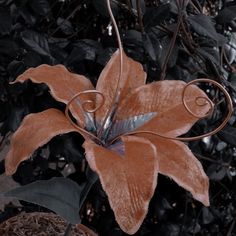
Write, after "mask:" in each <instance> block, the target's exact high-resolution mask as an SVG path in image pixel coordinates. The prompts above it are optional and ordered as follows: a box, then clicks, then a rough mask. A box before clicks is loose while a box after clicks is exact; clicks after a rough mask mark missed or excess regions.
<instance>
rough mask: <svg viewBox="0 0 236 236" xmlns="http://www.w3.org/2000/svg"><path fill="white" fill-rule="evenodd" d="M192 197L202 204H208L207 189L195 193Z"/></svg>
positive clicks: (207, 205)
mask: <svg viewBox="0 0 236 236" xmlns="http://www.w3.org/2000/svg"><path fill="white" fill-rule="evenodd" d="M194 198H195V199H196V200H198V201H199V202H201V203H202V204H203V205H204V206H206V207H209V206H210V200H209V193H208V191H207V192H206V193H205V194H195V195H194Z"/></svg>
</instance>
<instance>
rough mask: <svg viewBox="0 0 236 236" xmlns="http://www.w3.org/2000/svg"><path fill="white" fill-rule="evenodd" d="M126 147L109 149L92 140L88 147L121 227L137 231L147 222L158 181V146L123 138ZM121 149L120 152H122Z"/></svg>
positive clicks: (91, 162)
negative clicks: (144, 220)
mask: <svg viewBox="0 0 236 236" xmlns="http://www.w3.org/2000/svg"><path fill="white" fill-rule="evenodd" d="M122 141H123V142H121V143H122V145H123V148H124V153H123V155H122V154H121V153H122V151H121V149H122V148H121V147H117V145H116V147H115V148H114V149H115V150H118V151H114V149H113V148H111V149H112V150H109V149H106V148H104V147H102V146H98V145H96V144H95V143H93V142H91V141H86V142H85V143H84V147H85V150H86V158H87V160H88V162H89V165H90V167H91V168H92V169H93V170H94V171H96V172H97V173H98V175H99V177H100V180H101V183H102V186H103V188H104V190H105V191H106V193H107V195H108V199H109V202H110V205H111V207H112V209H113V211H114V213H115V217H116V220H117V222H118V224H119V225H120V227H121V229H122V230H123V231H125V232H126V233H129V234H134V233H135V232H136V231H137V230H138V229H139V227H140V225H141V223H142V222H143V219H144V217H145V216H146V214H147V211H148V204H149V201H150V199H151V197H152V196H153V193H154V190H155V187H156V184H157V172H158V168H157V165H158V164H157V158H156V149H155V146H153V145H152V143H151V142H150V141H148V140H146V139H144V138H140V137H133V136H127V137H123V138H122ZM118 153H120V154H118Z"/></svg>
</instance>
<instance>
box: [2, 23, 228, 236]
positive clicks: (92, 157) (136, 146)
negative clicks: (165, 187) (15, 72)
mask: <svg viewBox="0 0 236 236" xmlns="http://www.w3.org/2000/svg"><path fill="white" fill-rule="evenodd" d="M113 23H114V22H113ZM28 79H30V80H31V81H32V82H34V83H45V84H47V85H48V87H49V89H50V91H51V94H52V96H53V97H54V98H55V99H56V100H57V101H60V102H63V103H65V104H66V105H67V107H66V112H65V113H66V114H64V113H62V112H61V111H59V110H56V109H48V110H46V111H43V112H40V113H36V114H30V115H27V116H26V117H25V118H24V120H23V122H22V124H21V126H20V127H19V129H18V130H17V131H16V132H15V134H14V135H13V137H12V140H11V147H10V150H9V152H8V154H7V156H6V160H5V164H6V173H7V174H8V175H11V174H13V173H14V172H15V171H16V169H17V167H18V165H19V164H20V163H21V162H22V161H24V160H26V159H28V158H29V157H30V156H31V155H32V154H33V152H34V151H35V150H36V149H37V148H38V147H40V146H42V145H44V144H46V143H47V142H48V141H49V140H50V139H51V138H53V137H54V136H56V135H59V134H64V133H68V132H79V133H80V134H81V135H83V137H84V139H85V141H84V144H83V146H84V148H85V153H86V159H87V161H88V163H89V165H90V167H91V168H92V169H93V170H94V171H95V172H96V173H97V174H98V176H99V178H100V181H101V183H102V186H103V188H104V190H105V192H106V193H107V195H108V200H109V203H110V205H111V208H112V209H113V211H114V214H115V217H116V220H117V222H118V224H119V225H120V227H121V228H122V230H123V231H125V232H126V233H128V234H134V233H135V232H136V231H137V230H138V229H139V227H140V225H141V224H142V222H143V220H144V218H145V216H146V214H147V211H148V205H149V202H150V200H151V198H152V196H153V194H154V191H155V188H156V185H157V176H158V173H160V174H163V175H166V176H168V177H170V178H171V179H173V180H174V181H175V182H176V183H177V184H178V185H180V186H181V187H183V188H184V189H186V190H187V191H190V192H191V193H192V195H193V197H194V198H195V199H196V200H198V201H200V202H202V203H203V204H204V205H205V206H208V205H209V195H208V187H209V180H208V177H207V176H206V174H205V172H204V170H203V168H202V165H201V163H200V162H199V161H198V160H197V158H196V157H195V156H194V155H193V154H192V152H191V151H190V149H189V148H188V147H187V145H186V144H185V143H183V142H182V141H188V140H194V139H197V138H199V137H200V138H201V137H204V136H205V135H202V136H198V137H193V138H180V137H178V136H180V135H182V134H185V133H186V132H188V131H189V130H190V128H191V127H192V125H193V124H194V123H195V122H197V121H198V120H199V118H202V117H205V116H207V115H208V114H209V112H211V111H212V109H213V103H212V102H211V101H210V100H209V98H208V97H207V95H206V94H205V93H204V92H203V91H202V90H201V89H199V88H198V87H197V86H196V85H193V84H192V83H195V82H196V81H193V82H192V83H190V84H186V83H185V82H183V81H168V80H165V81H158V82H153V83H150V84H145V81H146V73H145V72H144V70H143V68H142V65H141V64H140V63H138V62H136V61H134V60H132V59H131V58H129V57H127V56H126V55H125V53H124V52H123V49H122V47H121V45H120V49H119V50H118V51H117V52H116V53H114V55H113V56H112V58H111V59H110V61H109V62H108V64H107V65H106V67H105V68H104V70H103V71H102V73H101V75H100V77H99V79H98V82H97V86H96V89H94V88H93V85H92V84H91V82H90V81H89V80H88V79H87V78H85V77H84V76H81V75H76V74H73V73H71V72H69V71H68V70H67V69H66V68H65V67H64V66H62V65H56V66H49V65H41V66H39V67H37V68H31V69H28V70H27V71H26V72H24V73H23V74H22V75H20V76H19V77H18V78H17V79H16V81H15V82H22V83H23V82H24V81H26V80H28ZM199 81H200V82H202V81H206V82H209V83H212V84H214V85H216V86H218V87H219V88H220V89H221V91H222V92H223V93H224V94H225V96H226V98H227V101H228V105H229V114H228V116H227V118H226V120H225V122H223V124H222V125H220V126H219V127H218V128H217V129H216V130H215V131H213V132H211V133H210V134H213V133H214V132H217V131H218V130H219V129H220V128H222V127H223V126H224V124H225V123H226V122H227V119H228V118H229V117H230V114H231V110H232V109H231V107H232V103H231V100H230V97H229V95H228V94H227V92H226V91H225V89H224V88H223V87H222V86H221V85H219V84H217V83H216V82H214V81H210V80H207V79H202V80H199ZM72 117H73V120H76V122H75V123H74V122H72ZM207 135H209V134H207Z"/></svg>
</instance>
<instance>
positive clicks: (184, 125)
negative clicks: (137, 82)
mask: <svg viewBox="0 0 236 236" xmlns="http://www.w3.org/2000/svg"><path fill="white" fill-rule="evenodd" d="M185 86H186V83H185V82H183V81H172V80H169V81H168V80H165V81H159V82H154V83H151V84H147V85H144V86H141V87H139V88H137V89H136V90H134V91H133V92H132V93H131V94H130V95H129V96H128V97H127V99H125V100H123V102H122V104H121V105H120V106H119V109H118V111H117V115H116V119H117V120H123V119H128V118H130V117H134V116H137V115H141V114H146V113H150V112H156V113H157V115H156V116H155V117H154V118H153V119H151V120H150V121H148V122H147V123H145V124H144V125H143V126H141V127H140V128H139V130H148V131H153V132H158V133H160V134H162V135H167V136H170V137H176V136H179V135H182V134H184V133H186V132H187V131H188V130H189V129H190V128H191V127H192V125H193V124H194V123H195V122H196V121H197V120H199V118H197V117H195V116H193V115H191V114H190V113H189V112H188V111H187V110H186V109H185V107H184V105H183V102H182V92H183V89H184V87H185ZM198 97H205V98H206V97H207V95H206V94H205V93H204V92H203V91H202V90H201V89H199V88H198V87H197V86H195V85H190V86H189V87H188V88H187V90H186V96H185V101H186V102H187V105H188V107H189V108H190V110H191V111H192V112H193V113H194V114H198V115H201V116H204V115H205V114H206V113H207V112H208V111H209V109H210V105H209V104H207V105H204V106H199V105H198V104H197V103H196V98H198Z"/></svg>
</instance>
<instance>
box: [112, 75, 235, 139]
mask: <svg viewBox="0 0 236 236" xmlns="http://www.w3.org/2000/svg"><path fill="white" fill-rule="evenodd" d="M199 82H205V83H211V84H213V85H215V86H216V87H217V88H218V89H219V90H220V91H221V92H222V93H223V94H224V96H225V99H226V103H227V108H228V113H227V115H226V117H225V119H224V120H223V122H222V123H221V124H220V125H219V126H218V127H217V128H215V129H214V130H212V131H210V132H208V133H206V134H202V135H197V136H194V137H186V138H185V137H169V136H165V135H162V134H159V133H156V132H152V131H146V130H143V131H142V130H138V131H133V132H128V133H125V134H122V135H134V134H150V135H155V136H158V137H160V138H165V139H171V140H177V141H196V140H199V139H202V138H205V137H208V136H211V135H214V134H216V133H217V132H219V131H220V130H221V129H222V128H224V126H225V125H226V124H227V122H228V121H229V119H230V117H231V115H232V113H233V103H232V99H231V97H230V95H229V93H228V92H227V90H226V89H225V88H224V87H223V86H222V85H221V84H219V83H218V82H216V81H214V80H211V79H203V78H202V79H196V80H193V81H191V82H189V83H187V84H186V86H185V87H184V89H183V92H182V98H181V99H182V103H183V105H184V107H185V109H186V111H187V112H188V113H189V114H190V115H192V116H194V117H196V118H198V119H203V118H205V117H207V116H210V115H211V114H212V113H213V111H214V105H213V104H212V101H211V100H210V99H209V98H207V97H197V98H196V99H195V104H196V105H198V106H204V105H207V104H208V105H210V110H209V112H208V113H207V114H206V115H204V116H199V115H198V114H195V113H193V112H192V111H191V109H190V108H189V107H188V105H187V102H186V99H185V95H186V91H187V89H188V87H189V86H191V85H193V84H196V83H199ZM200 100H201V101H204V103H202V102H201V103H200V102H199V101H200ZM122 135H119V136H117V137H115V138H114V139H112V140H111V142H110V144H112V143H114V142H115V141H116V140H117V139H119V138H120V137H121V136H122Z"/></svg>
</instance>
